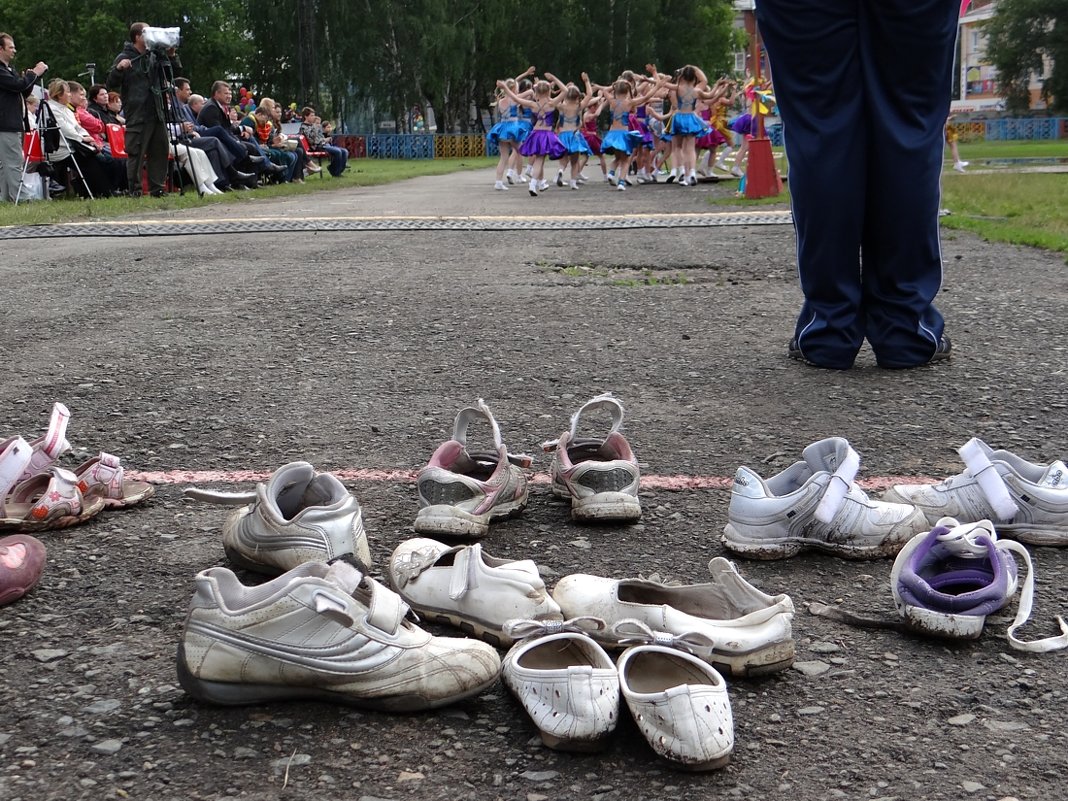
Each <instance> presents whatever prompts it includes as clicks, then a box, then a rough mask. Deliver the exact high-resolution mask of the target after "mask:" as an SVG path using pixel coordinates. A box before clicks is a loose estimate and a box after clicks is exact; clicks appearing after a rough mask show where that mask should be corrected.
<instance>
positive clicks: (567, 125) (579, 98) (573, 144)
mask: <svg viewBox="0 0 1068 801" xmlns="http://www.w3.org/2000/svg"><path fill="white" fill-rule="evenodd" d="M545 77H546V78H548V79H549V80H550V81H552V82H553V83H555V84H556V85H557V87H559V89H560V94H558V95H557V96H556V100H555V101H554V105H555V107H556V110H557V112H559V114H560V126H559V128H558V129H557V137H558V138H559V140H560V144H562V145H563V146H564V151H565V152H564V155H563V159H562V160H561V162H560V169H559V171H558V172H557V173H556V185H557V186H563V185H564V166H565V165H570V167H571V181H570V184H569V185H570V186H571V188H572V189H578V188H579V185H578V177H579V171H580V168H579V161H580V159H581V158H582V157H583V156H586V157H587V158H588V157H589V155H590V146H589V144H588V143H587V142H586V138H585V137H584V136H583V135H582V131H581V130H580V129H579V122H580V121H581V120H582V114H583V112H584V111H585V110H586V107H587V106H589V105H590V103H591V102H592V101H593V89H591V88H590V78H589V76H588V75H587V74H586V73H585V72H584V73H582V82H583V83H584V84H585V86H586V93H585V94H583V93H582V92H581V91H580V90H579V88H578V87H577V86H575V84H574V83H569V84H566V85H565V84H564V83H563V82H562V81H561V80H560V79H559V78H557V77H556V76H555V75H553V74H552V73H551V72H547V73H545Z"/></svg>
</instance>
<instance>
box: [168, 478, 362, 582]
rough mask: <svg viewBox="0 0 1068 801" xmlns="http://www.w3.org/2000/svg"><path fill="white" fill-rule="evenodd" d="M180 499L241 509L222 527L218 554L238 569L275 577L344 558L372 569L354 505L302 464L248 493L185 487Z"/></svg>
mask: <svg viewBox="0 0 1068 801" xmlns="http://www.w3.org/2000/svg"><path fill="white" fill-rule="evenodd" d="M185 494H186V495H187V496H188V497H190V498H196V499H197V500H201V501H207V502H209V503H218V504H223V505H227V506H236V505H240V506H241V507H242V508H240V509H237V510H235V511H233V512H231V513H230V515H229V516H228V517H227V518H226V522H225V523H224V524H223V536H222V539H223V549H224V550H225V551H226V556H227V558H228V559H229V560H230V562H231V563H233V564H234V565H236V566H237V567H241V568H244V569H245V570H254V571H256V572H257V573H266V574H268V575H278V574H279V573H284V572H285V571H287V570H291V569H293V568H294V567H296V566H297V565H299V564H302V563H303V562H313V561H320V562H330V561H332V560H334V559H341V558H345V557H351V558H354V559H355V560H356V561H357V562H358V563H360V564H361V565H363V566H365V567H366V566H369V565H370V564H371V550H370V547H369V546H368V543H367V532H366V531H365V530H364V527H363V512H362V511H361V509H360V504H359V502H358V501H357V500H356V498H355V497H353V495H352V494H351V493H350V492H349V491H348V490H347V489H345V485H344V484H342V483H341V482H340V481H338V480H337V479H336V478H335V477H334V476H332V475H331V474H330V473H319V472H316V470H315V468H314V467H312V466H311V465H310V464H308V463H307V462H291V463H289V464H287V465H284V466H283V467H280V468H278V469H277V470H276V471H275V472H274V473H273V474H272V475H271V478H270V479H269V480H268V481H267V483H266V484H257V485H256V489H255V490H253V491H252V492H221V491H216V490H206V489H199V488H196V487H190V488H188V489H186V490H185Z"/></svg>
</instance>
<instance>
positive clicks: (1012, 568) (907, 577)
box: [890, 517, 1068, 653]
mask: <svg viewBox="0 0 1068 801" xmlns="http://www.w3.org/2000/svg"><path fill="white" fill-rule="evenodd" d="M1014 556H1015V557H1019V558H1020V559H1022V560H1023V562H1024V565H1025V566H1026V568H1027V575H1026V577H1025V578H1024V581H1023V589H1022V592H1021V594H1020V603H1019V607H1018V609H1017V614H1016V619H1015V620H1014V621H1013V622H1012V624H1011V625H1010V626H1009V629H1008V632H1007V638H1008V640H1009V645H1010V646H1011V647H1012V648H1014V649H1016V650H1018V651H1028V652H1032V653H1045V652H1048V651H1058V650H1061V649H1063V648H1065V647H1068V624H1066V623H1065V622H1064V620H1063V619H1062V618H1060V617H1058V618H1057V622H1058V623H1059V624H1060V628H1061V634H1060V635H1059V636H1053V637H1046V638H1043V639H1040V640H1033V641H1029V642H1028V641H1023V640H1020V639H1019V638H1018V637H1017V636H1016V630H1017V629H1018V628H1019V627H1020V626H1022V625H1023V624H1024V623H1026V622H1027V620H1028V618H1029V617H1030V615H1031V606H1032V603H1033V599H1034V584H1035V577H1034V565H1033V564H1032V563H1031V555H1030V554H1029V553H1028V552H1027V549H1026V548H1025V547H1024V546H1023V545H1021V544H1020V543H1018V542H1012V541H1009V540H999V539H998V536H997V534H996V533H995V532H994V524H993V523H991V522H990V521H989V520H980V521H979V522H977V523H963V524H962V523H959V522H958V521H956V520H954V519H953V518H951V517H944V518H942V519H941V520H939V521H938V523H937V524H936V525H935V527H934V528H932V529H931V531H930V532H929V533H925V534H917V535H916V536H915V537H913V538H912V539H911V540H909V542H908V543H907V544H906V545H905V547H904V548H902V549H901V553H899V554H898V556H897V560H896V561H895V562H894V568H893V570H892V571H891V572H890V590H891V592H892V594H893V596H894V603H895V604H896V605H897V609H898V612H900V613H901V616H902V618H904V620H905V623H906V624H907V625H908V626H909V628H911V629H913V630H915V631H918V632H920V633H923V634H928V635H932V636H936V637H948V638H957V639H976V638H978V637H979V635H980V634H982V631H983V624H984V623H985V622H986V618H987V615H990V614H993V613H994V612H996V611H998V610H999V609H1002V608H1003V607H1005V606H1006V605H1007V604H1008V603H1009V602H1010V601H1011V600H1012V598H1013V596H1015V595H1016V591H1017V588H1018V587H1019V586H1020V585H1019V580H1018V575H1017V570H1018V568H1017V564H1016V559H1015V558H1014Z"/></svg>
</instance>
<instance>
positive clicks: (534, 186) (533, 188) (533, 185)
mask: <svg viewBox="0 0 1068 801" xmlns="http://www.w3.org/2000/svg"><path fill="white" fill-rule="evenodd" d="M527 191H528V192H530V196H531V197H537V196H538V179H537V178H531V179H530V186H528V187H527Z"/></svg>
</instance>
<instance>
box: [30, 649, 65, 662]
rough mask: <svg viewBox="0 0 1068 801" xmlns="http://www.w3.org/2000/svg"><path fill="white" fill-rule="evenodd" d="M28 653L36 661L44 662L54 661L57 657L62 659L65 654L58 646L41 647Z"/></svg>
mask: <svg viewBox="0 0 1068 801" xmlns="http://www.w3.org/2000/svg"><path fill="white" fill-rule="evenodd" d="M30 653H31V655H32V656H33V658H34V659H36V660H37V661H38V662H45V663H48V662H55V661H56V660H57V659H62V658H63V657H65V656H66V655H67V652H66V651H61V650H60V649H58V648H41V649H38V650H36V651H31V652H30Z"/></svg>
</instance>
